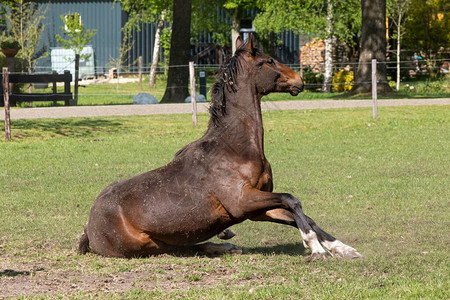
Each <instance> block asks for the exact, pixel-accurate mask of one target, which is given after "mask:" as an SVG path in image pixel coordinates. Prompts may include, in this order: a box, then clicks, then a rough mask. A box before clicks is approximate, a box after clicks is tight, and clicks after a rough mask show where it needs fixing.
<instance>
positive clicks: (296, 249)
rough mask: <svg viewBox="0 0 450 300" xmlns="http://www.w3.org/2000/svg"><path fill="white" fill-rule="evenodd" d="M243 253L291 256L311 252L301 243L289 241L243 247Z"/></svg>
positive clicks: (304, 254)
mask: <svg viewBox="0 0 450 300" xmlns="http://www.w3.org/2000/svg"><path fill="white" fill-rule="evenodd" d="M242 253H243V254H263V255H272V254H283V255H289V256H307V255H308V254H309V253H308V251H307V250H306V248H305V247H304V246H303V244H301V243H289V244H281V245H273V246H258V247H251V248H246V247H244V248H242Z"/></svg>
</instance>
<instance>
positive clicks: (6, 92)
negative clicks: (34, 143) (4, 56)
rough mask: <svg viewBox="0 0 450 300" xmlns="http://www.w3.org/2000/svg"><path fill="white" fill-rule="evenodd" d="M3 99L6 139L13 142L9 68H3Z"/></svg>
mask: <svg viewBox="0 0 450 300" xmlns="http://www.w3.org/2000/svg"><path fill="white" fill-rule="evenodd" d="M2 75H3V82H2V84H3V99H4V100H5V137H6V140H8V141H9V140H11V120H10V111H9V74H8V68H3V70H2Z"/></svg>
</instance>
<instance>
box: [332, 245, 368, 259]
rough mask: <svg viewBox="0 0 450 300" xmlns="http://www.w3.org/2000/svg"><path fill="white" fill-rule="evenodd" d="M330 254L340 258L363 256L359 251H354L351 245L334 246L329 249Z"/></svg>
mask: <svg viewBox="0 0 450 300" xmlns="http://www.w3.org/2000/svg"><path fill="white" fill-rule="evenodd" d="M331 255H332V256H333V257H336V258H341V259H362V258H364V257H363V256H362V255H361V253H359V252H358V251H356V250H355V249H354V248H352V247H349V246H347V247H336V248H333V249H331Z"/></svg>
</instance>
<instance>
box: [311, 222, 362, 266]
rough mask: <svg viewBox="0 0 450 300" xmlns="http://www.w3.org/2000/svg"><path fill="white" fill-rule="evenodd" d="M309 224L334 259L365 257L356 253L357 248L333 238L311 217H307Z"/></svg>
mask: <svg viewBox="0 0 450 300" xmlns="http://www.w3.org/2000/svg"><path fill="white" fill-rule="evenodd" d="M306 218H307V219H308V223H309V224H310V225H311V227H312V229H313V230H314V231H315V232H316V233H317V236H318V238H319V241H320V243H321V244H322V245H323V246H324V247H325V248H327V250H328V251H329V252H330V253H331V255H332V256H333V257H339V258H345V259H355V258H362V257H363V256H362V255H361V254H360V253H359V252H358V251H356V249H355V248H352V247H350V246H349V245H346V244H344V243H343V242H341V241H340V240H338V239H336V238H335V237H333V236H332V235H331V234H329V233H327V232H325V231H323V230H322V229H321V228H320V227H319V226H317V224H316V223H315V222H314V221H313V219H311V218H310V217H308V216H306Z"/></svg>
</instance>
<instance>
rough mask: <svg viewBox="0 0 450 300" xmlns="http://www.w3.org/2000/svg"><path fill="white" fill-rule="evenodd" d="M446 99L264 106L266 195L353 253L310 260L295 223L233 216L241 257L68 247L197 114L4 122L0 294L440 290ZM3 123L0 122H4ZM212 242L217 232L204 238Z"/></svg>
mask: <svg viewBox="0 0 450 300" xmlns="http://www.w3.org/2000/svg"><path fill="white" fill-rule="evenodd" d="M449 116H450V107H449V106H428V107H389V108H387V107H382V108H380V109H379V121H377V122H373V121H372V120H371V110H370V109H365V108H360V109H333V110H311V111H307V110H305V111H269V112H264V113H263V118H264V124H265V148H266V156H267V158H268V159H269V161H270V162H271V164H272V169H273V172H274V181H275V191H278V192H289V193H292V194H293V195H295V196H297V197H298V198H299V199H300V200H301V201H302V205H303V208H304V211H305V212H306V213H307V214H308V215H309V216H311V217H312V218H313V219H314V220H315V221H316V222H317V223H318V224H319V225H321V227H323V228H324V229H325V230H327V231H329V232H330V233H332V234H334V235H335V236H336V237H338V238H339V239H341V240H342V241H343V242H344V243H348V244H349V245H351V246H353V247H355V248H356V249H357V250H358V251H359V252H361V253H362V254H363V255H364V256H365V258H364V259H363V260H358V261H340V260H336V259H328V260H325V261H315V262H308V261H307V258H308V255H309V252H308V250H305V249H304V248H303V246H302V243H301V239H300V235H299V233H298V231H297V230H295V229H293V228H290V227H287V226H282V225H276V224H268V223H260V222H258V223H255V222H250V221H247V222H244V223H242V224H239V225H236V226H234V227H233V229H234V230H235V231H236V232H237V234H238V235H237V236H236V237H235V238H233V239H232V240H231V242H233V243H234V244H236V245H239V246H241V247H243V251H244V253H243V255H241V256H230V255H225V256H222V257H218V258H207V257H201V256H188V257H179V256H170V255H162V256H158V257H152V258H146V259H130V260H125V259H107V258H102V257H98V256H96V255H92V254H88V255H86V256H79V255H77V254H76V247H77V241H78V238H79V236H80V234H81V232H82V228H83V225H84V224H85V223H86V221H87V218H88V214H89V209H90V207H91V205H92V203H93V200H94V198H95V197H96V196H97V194H98V193H99V192H100V191H101V190H102V189H103V188H104V187H105V186H106V185H108V184H109V183H111V182H113V181H116V180H118V179H121V178H126V177H129V176H131V175H134V174H138V173H141V172H144V171H147V170H149V169H153V168H156V167H159V166H161V165H163V164H165V163H167V162H168V161H169V160H171V158H172V157H173V155H174V154H175V152H176V151H177V150H178V149H179V148H181V147H182V146H183V145H185V144H187V143H189V142H190V141H192V140H195V139H197V138H199V137H200V136H201V135H202V133H203V132H204V130H205V128H206V124H207V120H208V116H206V115H200V116H199V124H200V126H198V127H195V128H194V127H192V125H191V117H190V116H189V115H170V116H169V115H160V116H139V117H137V116H130V117H103V118H70V119H52V120H50V119H48V120H46V119H39V120H13V121H12V132H13V140H12V141H10V142H6V141H4V139H3V138H2V140H0V153H1V157H2V158H1V159H0V215H1V222H0V291H1V292H0V297H13V298H22V296H26V297H30V298H37V299H42V298H47V297H48V298H58V297H62V298H74V299H75V298H76V299H89V298H108V299H149V298H156V299H167V298H188V299H198V298H204V299H294V298H295V299H299V298H300V299H368V298H369V299H399V298H405V299H449V298H450V293H449V291H450V277H449V274H450V261H449V255H448V253H449V250H450V236H449V231H448V228H449V227H450V209H449V207H450V205H449V204H450V203H449V199H450V157H449V153H450V124H449V123H450V118H449ZM3 130H4V127H3V124H2V125H0V132H3ZM213 241H218V240H216V239H213Z"/></svg>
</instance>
